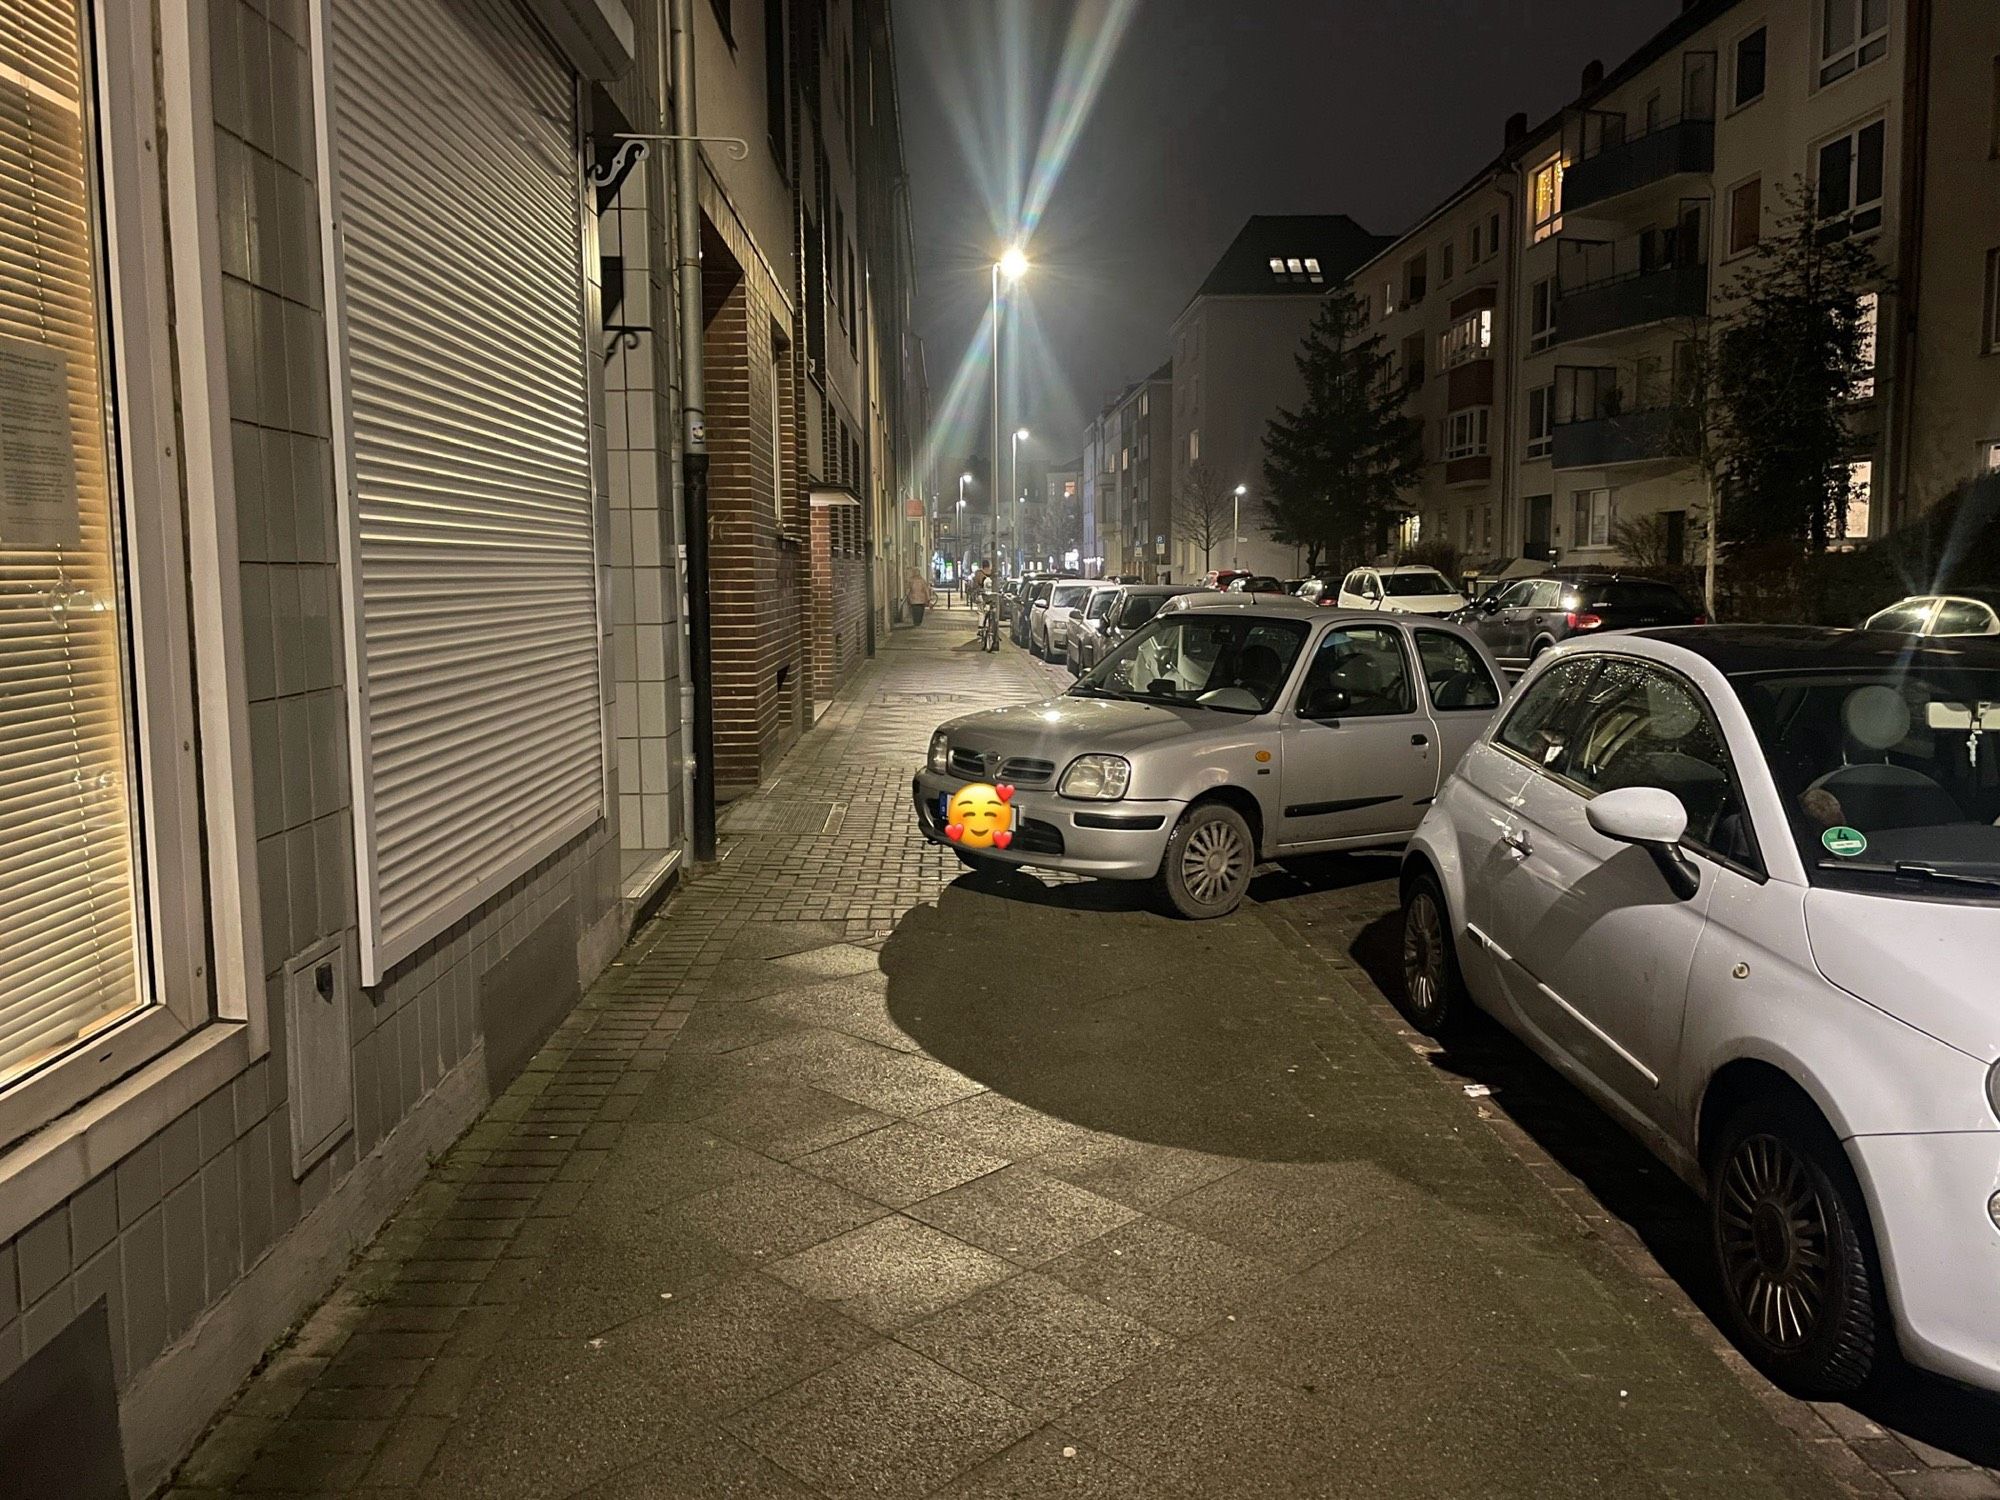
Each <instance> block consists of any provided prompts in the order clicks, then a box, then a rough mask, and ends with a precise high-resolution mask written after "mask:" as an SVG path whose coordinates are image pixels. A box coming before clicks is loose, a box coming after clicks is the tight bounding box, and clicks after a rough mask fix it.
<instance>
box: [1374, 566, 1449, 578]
mask: <svg viewBox="0 0 2000 1500" xmlns="http://www.w3.org/2000/svg"><path fill="white" fill-rule="evenodd" d="M1368 571H1369V572H1371V573H1437V571H1438V570H1437V569H1436V568H1434V567H1432V566H1431V565H1430V564H1429V563H1397V564H1396V566H1395V567H1393V568H1372V567H1371V568H1370V569H1368ZM1438 576H1439V577H1440V578H1442V577H1443V576H1444V575H1443V574H1442V573H1439V574H1438Z"/></svg>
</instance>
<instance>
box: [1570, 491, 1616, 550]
mask: <svg viewBox="0 0 2000 1500" xmlns="http://www.w3.org/2000/svg"><path fill="white" fill-rule="evenodd" d="M1574 535H1575V538H1576V545H1577V546H1579V547H1608V546H1610V545H1611V491H1609V490H1606V489H1596V490H1578V491H1577V492H1576V531H1575V533H1574Z"/></svg>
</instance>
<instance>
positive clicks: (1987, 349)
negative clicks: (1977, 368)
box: [1979, 245, 2000, 354]
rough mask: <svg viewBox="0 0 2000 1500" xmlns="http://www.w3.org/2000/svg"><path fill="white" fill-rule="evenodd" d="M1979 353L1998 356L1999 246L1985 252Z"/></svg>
mask: <svg viewBox="0 0 2000 1500" xmlns="http://www.w3.org/2000/svg"><path fill="white" fill-rule="evenodd" d="M1979 352H1980V353H1981V354H2000V245H1996V246H1995V247H1994V248H1993V249H1991V250H1988V251H1987V252H1986V302H1985V307H1984V311H1983V313H1982V314H1981V324H1980V330H1979Z"/></svg>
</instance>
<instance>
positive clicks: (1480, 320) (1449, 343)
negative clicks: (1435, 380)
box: [1438, 307, 1493, 370]
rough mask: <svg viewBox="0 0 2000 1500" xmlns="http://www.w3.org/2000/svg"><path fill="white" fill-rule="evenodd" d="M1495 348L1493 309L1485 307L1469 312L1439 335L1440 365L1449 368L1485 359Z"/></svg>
mask: <svg viewBox="0 0 2000 1500" xmlns="http://www.w3.org/2000/svg"><path fill="white" fill-rule="evenodd" d="M1492 350H1493V309H1492V308H1490V307H1483V308H1481V309H1479V310H1478V311H1477V312H1472V313H1467V314H1466V315H1465V316H1464V317H1462V318H1460V319H1459V320H1458V321H1457V322H1456V323H1454V324H1452V325H1451V327H1449V328H1448V329H1446V330H1445V331H1444V332H1443V333H1441V334H1439V335H1438V365H1439V367H1440V368H1442V369H1446V370H1449V369H1451V368H1452V367H1453V366H1455V365H1463V364H1469V363H1471V362H1472V361H1473V360H1475V359H1485V358H1487V356H1488V355H1489V354H1491V353H1492Z"/></svg>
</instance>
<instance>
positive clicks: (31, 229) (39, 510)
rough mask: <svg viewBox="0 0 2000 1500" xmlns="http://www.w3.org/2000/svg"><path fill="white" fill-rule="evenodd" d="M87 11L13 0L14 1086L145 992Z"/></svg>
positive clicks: (7, 1028) (7, 933) (10, 546)
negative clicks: (101, 311) (105, 366)
mask: <svg viewBox="0 0 2000 1500" xmlns="http://www.w3.org/2000/svg"><path fill="white" fill-rule="evenodd" d="M82 21H83V18H82V15H81V12H80V8H79V5H78V3H77V0H5V3H4V4H0V1087H4V1086H5V1085H6V1084H8V1083H10V1082H13V1081H15V1080H16V1079H19V1078H21V1077H23V1076H25V1075H26V1074H28V1073H29V1072H32V1071H33V1070H34V1069H36V1068H37V1067H39V1066H41V1065H42V1064H44V1063H46V1062H48V1061H50V1060H51V1059H53V1058H56V1057H58V1056H60V1055H61V1054H62V1053H63V1052H64V1051H65V1050H67V1049H68V1048H70V1047H72V1046H74V1045H75V1044H76V1043H78V1042H79V1041H81V1040H82V1039H84V1038H87V1037H89V1036H91V1035H93V1034H95V1033H97V1032H100V1031H102V1030H104V1029H105V1028H107V1027H108V1026H110V1025H112V1024H114V1023H115V1022H117V1021H119V1020H120V1019H122V1018H123V1017H125V1016H126V1015H128V1014H130V1013H131V1012H133V1011H135V1010H138V1009H140V1008H141V1007H142V1005H143V1003H144V1001H143V989H142V986H141V984H140V962H139V948H140V945H139V941H138V937H137V919H136V912H137V909H138V902H137V898H136V895H135V892H134V888H133V880H134V873H135V872H134V861H133V854H132V823H133V812H132V804H131V787H132V778H131V775H130V764H129V760H130V750H129V740H128V719H127V709H126V704H127V694H126V691H125V659H124V653H123V645H122V643H123V639H124V630H123V625H122V621H121V614H122V601H121V597H120V590H119V569H118V565H117V561H116V553H117V547H118V532H117V524H116V519H115V514H114V508H113V505H114V496H113V490H112V463H111V451H110V440H109V433H110V430H111V421H110V412H109V409H108V404H107V399H106V395H105V381H104V377H103V374H102V371H101V368H100V362H101V355H102V347H103V345H102V340H101V338H100V328H99V310H98V273H99V258H98V253H97V242H96V226H95V205H96V181H95V173H94V170H93V161H92V152H93V149H94V146H93V132H92V129H91V121H90V103H89V75H88V71H87V69H86V67H85V63H84V50H83V24H82Z"/></svg>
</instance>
